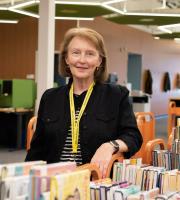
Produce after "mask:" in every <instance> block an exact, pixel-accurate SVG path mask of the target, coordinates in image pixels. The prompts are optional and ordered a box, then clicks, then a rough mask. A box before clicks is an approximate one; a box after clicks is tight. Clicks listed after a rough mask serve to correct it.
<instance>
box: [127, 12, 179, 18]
mask: <svg viewBox="0 0 180 200" xmlns="http://www.w3.org/2000/svg"><path fill="white" fill-rule="evenodd" d="M124 14H125V15H134V16H154V17H156V16H157V17H180V14H168V13H141V12H140V13H138V12H135V13H133V12H126V13H124Z"/></svg>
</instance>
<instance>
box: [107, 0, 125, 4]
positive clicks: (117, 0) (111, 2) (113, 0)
mask: <svg viewBox="0 0 180 200" xmlns="http://www.w3.org/2000/svg"><path fill="white" fill-rule="evenodd" d="M122 1H126V0H111V1H106V2H104V3H103V4H104V5H108V4H113V3H119V2H122Z"/></svg>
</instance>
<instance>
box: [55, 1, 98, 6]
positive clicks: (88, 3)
mask: <svg viewBox="0 0 180 200" xmlns="http://www.w3.org/2000/svg"><path fill="white" fill-rule="evenodd" d="M55 4H70V5H89V6H97V5H101V4H100V3H97V2H81V1H55Z"/></svg>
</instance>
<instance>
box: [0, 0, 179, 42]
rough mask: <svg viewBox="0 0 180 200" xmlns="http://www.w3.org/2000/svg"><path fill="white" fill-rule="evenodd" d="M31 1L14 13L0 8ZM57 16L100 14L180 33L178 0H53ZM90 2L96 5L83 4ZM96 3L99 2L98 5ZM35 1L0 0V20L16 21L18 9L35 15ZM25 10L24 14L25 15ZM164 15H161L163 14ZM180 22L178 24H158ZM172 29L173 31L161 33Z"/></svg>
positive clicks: (158, 30)
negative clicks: (54, 0)
mask: <svg viewBox="0 0 180 200" xmlns="http://www.w3.org/2000/svg"><path fill="white" fill-rule="evenodd" d="M25 2H26V3H27V2H28V3H30V2H32V4H31V5H28V6H27V5H26V6H24V7H22V8H16V9H14V10H13V12H11V11H9V10H2V7H4V8H9V7H10V6H19V4H21V3H25ZM56 2H58V3H57V4H56V17H81V18H95V17H97V16H102V17H104V18H106V19H107V20H110V21H111V22H114V23H118V24H127V25H130V26H132V27H134V28H137V29H140V30H142V31H146V32H148V33H151V34H152V35H154V34H158V36H159V33H162V37H166V38H169V39H172V38H174V37H179V32H180V0H124V1H122V0H119V1H118V0H88V1H83V0H71V2H70V0H63V1H61V0H56ZM88 2H91V3H93V4H96V5H92V4H91V5H82V4H83V3H84V4H87V3H88ZM97 4H98V5H97ZM38 10H39V5H38V0H34V1H32V0H0V19H3V20H4V19H7V20H13V19H14V20H19V19H21V18H23V17H25V15H23V14H18V13H16V12H18V11H26V12H28V13H33V14H36V15H35V16H34V17H38ZM28 13H27V14H28ZM162 15H163V16H162ZM164 15H165V16H164ZM172 24H179V27H177V26H173V27H168V28H167V27H159V26H165V25H172ZM165 31H166V32H168V31H169V32H173V34H167V33H166V34H164V33H165Z"/></svg>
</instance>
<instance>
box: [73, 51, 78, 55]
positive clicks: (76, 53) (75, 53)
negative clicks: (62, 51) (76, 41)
mask: <svg viewBox="0 0 180 200" xmlns="http://www.w3.org/2000/svg"><path fill="white" fill-rule="evenodd" d="M72 54H74V55H79V54H80V52H78V51H73V52H72Z"/></svg>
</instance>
